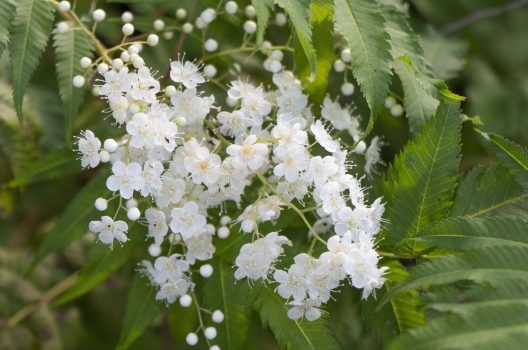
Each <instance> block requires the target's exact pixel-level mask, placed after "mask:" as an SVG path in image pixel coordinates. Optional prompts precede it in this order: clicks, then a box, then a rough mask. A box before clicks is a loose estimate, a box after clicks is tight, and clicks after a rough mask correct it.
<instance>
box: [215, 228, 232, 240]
mask: <svg viewBox="0 0 528 350" xmlns="http://www.w3.org/2000/svg"><path fill="white" fill-rule="evenodd" d="M230 233H231V232H230V231H229V227H227V226H220V227H219V228H218V231H216V235H217V236H218V238H221V239H226V238H227V237H229V234H230Z"/></svg>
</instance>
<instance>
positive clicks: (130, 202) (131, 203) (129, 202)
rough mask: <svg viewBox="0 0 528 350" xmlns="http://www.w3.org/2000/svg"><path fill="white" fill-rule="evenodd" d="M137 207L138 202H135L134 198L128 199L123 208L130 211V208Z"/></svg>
mask: <svg viewBox="0 0 528 350" xmlns="http://www.w3.org/2000/svg"><path fill="white" fill-rule="evenodd" d="M137 206H138V202H137V200H135V199H134V198H130V199H129V200H127V201H126V203H125V207H126V208H127V209H130V208H134V207H137Z"/></svg>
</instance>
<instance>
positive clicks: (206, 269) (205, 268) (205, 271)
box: [200, 264, 214, 278]
mask: <svg viewBox="0 0 528 350" xmlns="http://www.w3.org/2000/svg"><path fill="white" fill-rule="evenodd" d="M213 271H214V270H213V267H212V266H211V265H209V264H205V265H202V266H200V275H202V277H203V278H209V277H211V276H212V275H213Z"/></svg>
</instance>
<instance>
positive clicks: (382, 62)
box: [334, 0, 391, 125]
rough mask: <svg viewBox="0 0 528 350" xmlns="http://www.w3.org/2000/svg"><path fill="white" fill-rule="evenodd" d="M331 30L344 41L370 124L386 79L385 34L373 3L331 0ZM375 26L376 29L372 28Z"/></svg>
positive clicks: (380, 102) (387, 50)
mask: <svg viewBox="0 0 528 350" xmlns="http://www.w3.org/2000/svg"><path fill="white" fill-rule="evenodd" d="M334 20H335V29H336V31H338V32H339V33H340V34H341V35H343V37H344V38H345V39H346V41H347V42H348V46H349V47H350V50H351V52H352V62H351V64H352V69H353V71H352V72H353V74H354V77H355V78H356V81H357V82H358V84H359V85H360V87H361V92H362V93H363V95H364V96H365V99H366V100H367V102H368V105H369V107H370V111H371V113H372V116H371V121H370V125H372V124H373V122H374V118H376V116H377V115H378V113H379V112H380V110H381V107H382V105H383V101H384V100H385V97H386V96H387V92H388V87H389V81H390V68H389V67H390V59H391V56H390V44H389V36H388V34H387V33H386V32H385V31H383V30H379V29H380V28H383V27H384V25H385V19H384V18H383V16H382V14H381V12H380V8H379V6H378V4H377V3H376V2H373V1H364V0H335V14H334ZM372 28H377V30H372Z"/></svg>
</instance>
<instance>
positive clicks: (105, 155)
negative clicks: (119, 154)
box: [99, 150, 110, 163]
mask: <svg viewBox="0 0 528 350" xmlns="http://www.w3.org/2000/svg"><path fill="white" fill-rule="evenodd" d="M99 158H101V163H108V162H109V161H110V153H108V152H107V151H105V150H102V151H101V152H99Z"/></svg>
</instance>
